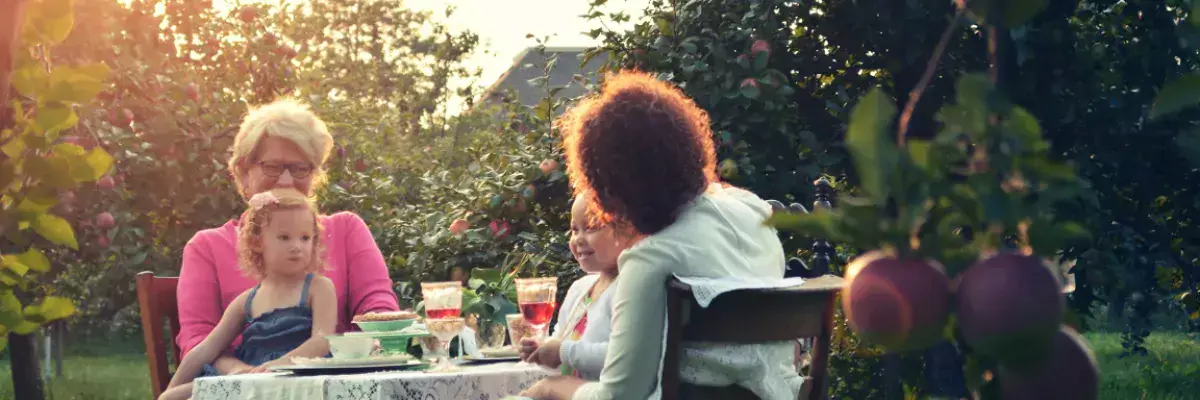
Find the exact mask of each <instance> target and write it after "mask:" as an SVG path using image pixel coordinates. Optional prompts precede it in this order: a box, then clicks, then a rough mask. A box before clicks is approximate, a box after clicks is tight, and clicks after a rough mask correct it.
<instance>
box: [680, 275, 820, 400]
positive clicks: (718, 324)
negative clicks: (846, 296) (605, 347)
mask: <svg viewBox="0 0 1200 400" xmlns="http://www.w3.org/2000/svg"><path fill="white" fill-rule="evenodd" d="M842 285H843V281H842V278H840V277H837V276H832V275H825V276H821V277H817V278H813V279H808V280H806V281H804V283H803V284H801V285H799V286H795V287H790V288H780V289H753V290H737V291H732V292H728V293H725V294H722V295H720V296H718V297H717V298H716V299H713V301H712V303H711V304H709V306H708V307H701V306H700V304H699V303H697V302H696V300H695V297H694V296H693V295H692V291H691V287H690V286H688V285H687V284H685V283H683V282H680V281H679V280H678V279H675V278H671V279H670V280H669V281H668V282H667V348H666V358H665V360H664V365H663V379H662V380H663V382H662V390H663V399H664V400H674V399H677V398H678V393H679V392H678V390H679V385H680V383H681V381H680V377H679V362H680V360H679V354H680V346H681V344H682V342H685V341H704V342H723V343H738V344H752V343H763V342H772V341H785V340H794V339H801V338H813V339H814V340H813V350H812V361H811V363H810V369H809V376H808V379H809V382H808V383H807V384H806V385H805V386H806V387H807V388H808V393H800V399H815V400H823V399H825V398H827V396H828V368H829V340H830V336H831V334H832V332H833V307H834V301H835V297H836V296H837V293H838V292H839V291H840V290H841V289H842Z"/></svg>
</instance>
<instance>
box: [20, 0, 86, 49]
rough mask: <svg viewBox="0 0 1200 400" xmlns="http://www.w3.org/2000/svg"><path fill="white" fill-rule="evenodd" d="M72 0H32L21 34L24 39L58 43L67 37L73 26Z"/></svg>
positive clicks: (43, 42)
mask: <svg viewBox="0 0 1200 400" xmlns="http://www.w3.org/2000/svg"><path fill="white" fill-rule="evenodd" d="M73 3H74V2H73V1H72V0H45V1H38V2H32V3H31V7H30V9H29V10H28V11H27V13H28V15H29V17H28V18H27V22H26V25H25V32H23V35H24V36H25V39H26V40H29V41H31V42H33V41H36V42H37V43H41V44H58V43H62V41H63V40H66V39H67V35H69V34H70V33H71V28H72V27H73V26H75V13H73V12H71V10H73V9H74V8H73Z"/></svg>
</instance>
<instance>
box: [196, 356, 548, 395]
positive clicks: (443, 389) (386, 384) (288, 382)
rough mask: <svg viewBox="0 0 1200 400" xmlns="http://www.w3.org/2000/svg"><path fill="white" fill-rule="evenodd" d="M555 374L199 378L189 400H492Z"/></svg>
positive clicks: (500, 370)
mask: <svg viewBox="0 0 1200 400" xmlns="http://www.w3.org/2000/svg"><path fill="white" fill-rule="evenodd" d="M554 375H558V371H555V370H550V369H546V368H542V367H538V366H535V365H530V364H518V363H498V364H489V365H477V366H463V369H462V370H460V371H457V372H451V373H431V372H422V371H388V372H374V373H365V374H353V375H321V376H293V375H290V374H287V373H270V374H249V375H233V376H220V377H208V378H199V379H196V380H195V381H194V385H193V387H192V399H193V400H232V399H246V400H249V399H285V398H286V399H295V400H383V399H389V400H391V399H395V400H407V399H414V400H436V399H477V400H492V399H501V398H504V397H505V396H511V395H515V394H517V393H520V392H521V391H523V390H525V389H526V388H529V387H530V386H533V384H534V383H537V381H539V380H541V379H542V378H546V377H549V376H554Z"/></svg>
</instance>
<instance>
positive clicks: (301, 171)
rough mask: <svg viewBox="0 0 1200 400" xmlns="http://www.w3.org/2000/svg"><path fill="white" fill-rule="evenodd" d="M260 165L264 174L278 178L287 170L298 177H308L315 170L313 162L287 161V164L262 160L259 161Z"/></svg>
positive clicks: (294, 176)
mask: <svg viewBox="0 0 1200 400" xmlns="http://www.w3.org/2000/svg"><path fill="white" fill-rule="evenodd" d="M258 166H259V167H262V170H263V174H265V175H267V176H269V177H272V178H278V177H279V176H280V175H283V171H285V170H286V171H287V172H289V173H291V174H292V177H293V178H296V179H304V178H307V177H308V175H309V174H312V172H313V165H312V163H286V164H285V163H275V162H260V163H258Z"/></svg>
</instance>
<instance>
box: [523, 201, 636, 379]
mask: <svg viewBox="0 0 1200 400" xmlns="http://www.w3.org/2000/svg"><path fill="white" fill-rule="evenodd" d="M588 212H589V208H588V202H587V200H586V198H585V197H584V196H583V195H579V196H576V197H575V202H574V204H572V205H571V242H570V248H571V254H572V255H574V256H575V260H576V261H578V262H579V268H580V269H582V270H583V271H584V272H587V273H588V275H586V276H584V277H582V278H579V280H576V281H575V283H573V284H571V288H570V289H569V290H567V296H566V298H565V299H563V304H562V305H561V307H559V309H558V321H557V322H556V323H555V325H554V330H553V332H552V334H551V337H550V338H549V339H546V340H544V341H543V342H541V343H538V342H537V341H536V340H535V339H532V338H526V339H523V340H521V345H520V349H519V352H520V355H521V359H523V360H525V361H528V362H532V363H536V364H541V365H545V366H547V367H551V368H558V367H561V368H562V372H563V375H572V376H576V377H579V378H582V379H586V380H597V379H599V378H600V370H601V369H603V368H604V355H605V349H606V347H607V346H608V334H609V332H610V331H611V326H610V324H609V320H610V319H611V318H610V317H611V315H612V296H611V292H612V291H610V290H607V289H608V287H609V286H610V285H612V283H613V281H614V280H616V278H617V256H619V255H621V252H622V251H624V250H625V249H627V248H629V246H630V245H631V244H632V242H633V241H634V240H635V239H633V238H630V237H625V236H622V235H619V234H617V233H616V232H615V231H614V230H613V228H612V227H609V226H595V225H593V224H592V223H591V222H589V220H590V219H591V218H590V216H589V214H588Z"/></svg>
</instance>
